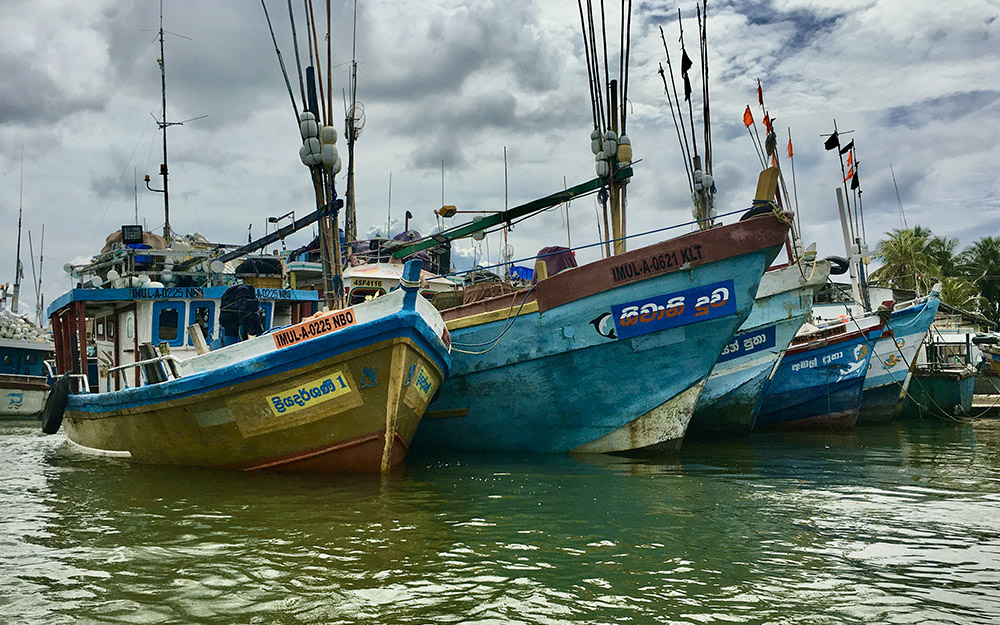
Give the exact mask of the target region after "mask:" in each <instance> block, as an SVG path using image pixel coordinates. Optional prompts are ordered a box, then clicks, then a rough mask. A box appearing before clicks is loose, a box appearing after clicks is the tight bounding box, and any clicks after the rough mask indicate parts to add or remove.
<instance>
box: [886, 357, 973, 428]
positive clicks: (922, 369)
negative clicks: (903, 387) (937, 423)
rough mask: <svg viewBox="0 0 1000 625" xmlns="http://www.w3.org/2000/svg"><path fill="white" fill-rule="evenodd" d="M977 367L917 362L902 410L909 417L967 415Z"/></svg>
mask: <svg viewBox="0 0 1000 625" xmlns="http://www.w3.org/2000/svg"><path fill="white" fill-rule="evenodd" d="M975 375H976V370H975V368H974V367H972V366H970V365H966V364H961V363H942V362H938V363H928V364H921V365H917V366H916V367H915V368H914V370H913V379H912V380H911V382H910V387H909V390H908V392H907V395H906V398H905V400H904V401H903V405H902V409H901V411H900V414H901V415H902V416H906V417H944V418H957V417H968V416H970V415H971V414H972V400H973V392H974V390H975V384H976V378H975Z"/></svg>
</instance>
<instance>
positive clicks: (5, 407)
mask: <svg viewBox="0 0 1000 625" xmlns="http://www.w3.org/2000/svg"><path fill="white" fill-rule="evenodd" d="M48 394H49V384H48V382H47V381H46V379H45V378H44V377H43V376H37V375H7V374H0V421H20V420H30V419H37V418H38V417H39V415H41V412H42V407H43V406H44V405H45V398H46V397H48Z"/></svg>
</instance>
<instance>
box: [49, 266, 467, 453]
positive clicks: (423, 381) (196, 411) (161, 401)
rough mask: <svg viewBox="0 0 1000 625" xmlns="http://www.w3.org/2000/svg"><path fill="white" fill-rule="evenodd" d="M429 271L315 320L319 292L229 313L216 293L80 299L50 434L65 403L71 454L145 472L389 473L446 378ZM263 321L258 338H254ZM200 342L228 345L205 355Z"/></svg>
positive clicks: (57, 315)
mask: <svg viewBox="0 0 1000 625" xmlns="http://www.w3.org/2000/svg"><path fill="white" fill-rule="evenodd" d="M419 270H420V267H419V262H413V263H411V264H409V265H407V267H406V270H405V271H404V279H403V281H402V288H401V289H398V290H396V291H394V292H392V293H389V294H387V295H385V296H383V297H380V298H378V299H375V300H372V301H370V302H365V303H362V304H357V305H355V306H351V307H348V308H345V309H341V310H333V311H330V312H321V313H318V314H308V313H311V311H312V310H313V309H314V308H315V306H316V304H317V302H316V292H315V291H296V290H292V289H279V288H272V289H264V288H256V289H254V288H250V289H249V292H248V294H247V297H245V298H243V299H241V300H239V301H236V302H234V301H229V302H227V301H226V293H225V292H226V290H227V289H225V288H224V287H220V286H210V287H205V288H201V287H173V288H169V287H162V286H161V285H153V286H149V285H147V286H146V287H140V288H110V289H102V288H93V287H92V288H78V289H73V290H72V291H70V292H69V293H67V294H65V295H64V296H62V297H61V298H59V299H58V300H57V301H56V302H55V303H53V305H52V306H51V308H50V311H49V312H50V317H51V320H52V324H53V328H54V332H55V341H56V345H55V346H56V363H57V368H58V372H59V374H62V377H61V379H60V381H59V382H58V383H57V385H56V388H55V390H54V391H53V393H52V398H51V399H50V402H51V404H52V414H50V415H48V416H47V422H46V423H45V424H44V425H45V427H46V431H50V432H51V431H54V429H55V428H56V427H58V425H59V416H60V415H59V414H58V413H60V412H62V411H58V410H57V408H58V407H59V405H58V404H59V403H60V402H62V403H64V406H65V412H64V416H62V424H63V426H64V428H65V431H66V436H67V438H68V439H69V440H70V441H71V442H73V443H75V444H76V445H78V446H80V447H83V448H86V449H88V450H91V451H96V452H101V453H105V454H110V455H116V456H123V457H127V458H131V459H132V460H135V461H139V462H148V463H168V464H182V465H199V466H215V467H227V468H236V469H243V470H254V469H283V470H298V471H378V470H380V469H382V470H384V469H388V468H391V467H392V466H395V465H397V464H399V463H400V462H401V461H402V459H403V457H404V455H405V453H406V450H407V448H408V446H409V442H410V439H411V437H412V436H413V433H414V431H415V429H416V427H417V424H418V423H419V421H420V418H421V416H422V414H423V411H424V409H425V407H426V406H427V403H428V401H429V400H430V398H431V397H432V396H433V394H434V393H435V392H436V391H437V389H438V388H439V387H440V385H441V381H442V379H443V378H444V377H445V376H446V375H447V372H448V367H449V355H448V345H447V341H448V333H447V331H446V330H445V327H444V323H443V321H442V319H441V317H440V315H439V314H438V312H437V311H436V310H435V309H434V308H433V307H432V306H431V305H430V303H429V302H427V301H426V300H425V299H424V298H422V297H420V296H419V295H418V293H417V286H418V279H417V278H418V276H419ZM244 286H246V285H244ZM236 288H241V287H236ZM244 290H245V289H244ZM227 309H228V312H230V313H233V311H238V312H235V313H234V314H235V315H236V316H237V318H236V319H231V318H230V319H227V317H226V313H227ZM258 311H259V312H258ZM255 318H259V323H260V329H261V330H263V333H262V334H261V335H259V336H247V333H248V324H251V325H252V324H253V323H254V319H255ZM88 326H90V327H93V328H94V330H93V334H92V345H88V344H89V343H90V342H91V341H90V340H89V339H88V332H87V327H88ZM227 326H231V327H227ZM233 330H235V331H233ZM203 335H207V336H209V337H210V338H216V339H218V337H220V336H221V338H222V343H223V346H221V347H219V348H217V349H207V341H205V340H203ZM240 337H246V338H245V339H244V340H239V338H240ZM234 341H235V342H234ZM213 342H217V340H216V341H213ZM80 345H83V346H88V348H87V349H79V348H78V346H80ZM88 352H90V355H88Z"/></svg>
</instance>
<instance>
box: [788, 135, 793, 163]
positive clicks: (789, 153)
mask: <svg viewBox="0 0 1000 625" xmlns="http://www.w3.org/2000/svg"><path fill="white" fill-rule="evenodd" d="M794 155H795V153H794V152H792V138H791V137H788V158H792V156H794Z"/></svg>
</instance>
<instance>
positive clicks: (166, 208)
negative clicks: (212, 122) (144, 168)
mask: <svg viewBox="0 0 1000 625" xmlns="http://www.w3.org/2000/svg"><path fill="white" fill-rule="evenodd" d="M164 32H165V31H164V30H163V0H160V30H159V32H158V33H157V39H159V40H160V58H158V59H156V62H157V63H158V64H159V66H160V96H161V104H162V107H163V108H162V117H161V118H160V119H158V120H156V125H157V126H159V128H160V130H161V131H162V132H163V162H162V163H160V176H162V177H163V188H162V189H154V188H153V187H151V186H149V174H146V188H147V189H149V190H150V191H154V192H156V193H162V194H163V238H164V239H166V240H167V243H168V244H169V243H170V238H171V232H170V193H169V189H168V187H167V128H168V127H169V126H180V125H182V124H183V123H184V122H191V121H194V120H196V119H203V118H205V117H208V116H207V115H202V116H201V117H194V118H192V119H186V120H184V121H182V122H168V121H167V67H166V63H165V61H164V55H163V34H164ZM170 34H171V35H176V36H178V37H182V38H183V39H190V37H184V36H183V35H177V33H170ZM154 41H155V40H154Z"/></svg>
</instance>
